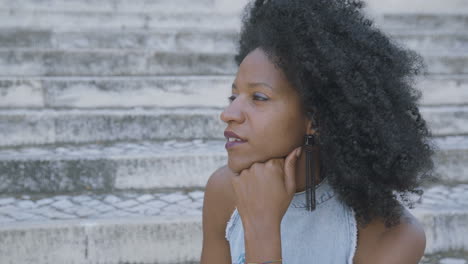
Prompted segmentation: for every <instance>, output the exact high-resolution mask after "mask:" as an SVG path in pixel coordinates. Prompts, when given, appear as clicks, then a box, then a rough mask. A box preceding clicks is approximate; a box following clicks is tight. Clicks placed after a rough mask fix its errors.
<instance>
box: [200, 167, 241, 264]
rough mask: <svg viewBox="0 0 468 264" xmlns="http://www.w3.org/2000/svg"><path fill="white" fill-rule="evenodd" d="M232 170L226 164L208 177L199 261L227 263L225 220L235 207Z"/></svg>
mask: <svg viewBox="0 0 468 264" xmlns="http://www.w3.org/2000/svg"><path fill="white" fill-rule="evenodd" d="M232 176H233V174H232V172H231V171H230V170H229V169H228V167H227V166H224V167H221V168H219V169H217V170H216V171H215V172H213V174H212V175H211V176H210V177H209V179H208V182H207V183H206V187H205V197H204V199H203V216H202V229H203V246H202V254H201V260H200V263H229V262H230V261H231V257H230V250H229V244H228V241H227V240H226V239H225V230H226V225H227V222H228V221H229V218H230V217H231V214H232V212H233V211H234V209H235V203H234V195H233V194H234V193H233V189H232V187H231V180H230V177H232Z"/></svg>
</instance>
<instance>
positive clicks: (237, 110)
mask: <svg viewBox="0 0 468 264" xmlns="http://www.w3.org/2000/svg"><path fill="white" fill-rule="evenodd" d="M239 99H240V96H238V97H237V98H236V99H235V100H234V101H233V102H232V103H230V104H229V105H228V106H227V107H226V108H224V110H223V112H221V115H220V118H221V120H222V121H223V122H225V123H227V124H229V123H231V122H237V123H242V122H244V113H243V112H242V103H241V100H239Z"/></svg>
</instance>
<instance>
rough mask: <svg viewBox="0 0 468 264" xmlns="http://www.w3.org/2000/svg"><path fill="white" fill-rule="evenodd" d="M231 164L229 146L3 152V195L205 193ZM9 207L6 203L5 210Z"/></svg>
mask: <svg viewBox="0 0 468 264" xmlns="http://www.w3.org/2000/svg"><path fill="white" fill-rule="evenodd" d="M188 150H189V151H188ZM225 164H226V153H225V150H224V141H207V142H203V141H201V140H195V141H188V142H178V141H166V142H160V143H158V142H140V143H119V144H113V145H109V146H100V145H87V146H68V147H59V148H55V147H49V148H23V149H11V150H1V151H0V192H2V193H54V192H76V191H86V190H95V191H108V192H111V191H112V190H116V189H117V190H118V189H124V190H125V189H140V190H146V189H154V188H174V187H176V188H192V187H203V186H205V184H206V181H207V180H208V177H209V176H210V175H211V173H213V172H214V171H215V170H216V169H217V168H219V167H221V166H223V165H225ZM115 199H117V198H116V197H113V196H109V197H108V198H107V200H109V201H113V200H115ZM8 202H9V201H8V200H5V201H2V200H0V204H2V203H8Z"/></svg>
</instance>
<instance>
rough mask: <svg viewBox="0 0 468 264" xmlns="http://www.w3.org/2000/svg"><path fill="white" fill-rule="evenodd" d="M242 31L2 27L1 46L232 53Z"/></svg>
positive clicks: (12, 47)
mask: <svg viewBox="0 0 468 264" xmlns="http://www.w3.org/2000/svg"><path fill="white" fill-rule="evenodd" d="M238 37H239V33H238V30H234V29H219V30H215V29H201V28H172V29H158V30H156V29H153V30H127V31H122V30H105V31H103V30H99V29H94V30H87V31H82V32H54V31H51V30H33V29H16V28H13V29H1V30H0V47H2V48H4V49H5V48H11V49H15V48H36V49H58V50H67V49H72V50H73V49H143V50H156V51H160V52H195V53H200V52H203V53H232V52H233V51H235V50H236V44H237V43H236V41H237V40H238Z"/></svg>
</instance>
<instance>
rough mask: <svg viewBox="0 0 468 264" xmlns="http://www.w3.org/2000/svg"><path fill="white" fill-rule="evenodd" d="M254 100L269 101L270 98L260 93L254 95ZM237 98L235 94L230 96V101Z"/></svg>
mask: <svg viewBox="0 0 468 264" xmlns="http://www.w3.org/2000/svg"><path fill="white" fill-rule="evenodd" d="M253 98H254V100H257V101H267V100H268V98H267V97H264V96H259V95H254V96H253ZM235 99H236V97H235V96H234V95H231V96H229V97H228V101H229V102H230V103H232V101H234V100H235Z"/></svg>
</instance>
